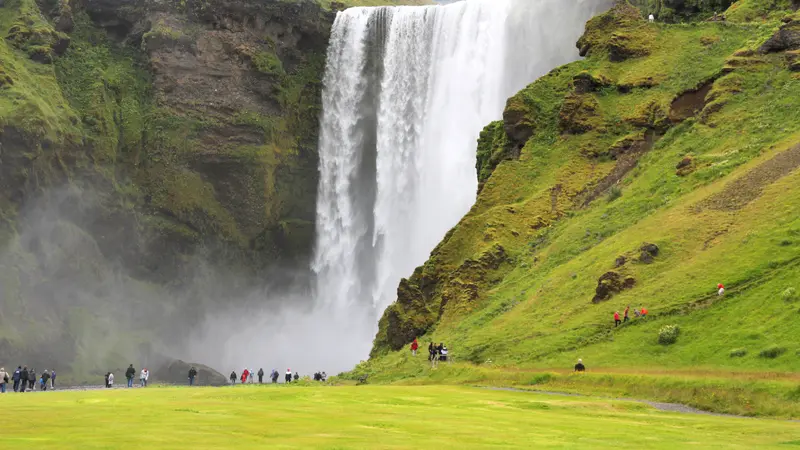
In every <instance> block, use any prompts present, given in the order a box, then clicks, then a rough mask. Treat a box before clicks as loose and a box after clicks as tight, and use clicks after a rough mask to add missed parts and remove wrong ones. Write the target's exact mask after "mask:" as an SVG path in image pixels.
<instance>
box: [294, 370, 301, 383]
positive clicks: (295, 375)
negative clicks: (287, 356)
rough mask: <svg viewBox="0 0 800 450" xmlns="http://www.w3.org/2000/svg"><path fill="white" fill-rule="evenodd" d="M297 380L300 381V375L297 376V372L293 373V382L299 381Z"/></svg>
mask: <svg viewBox="0 0 800 450" xmlns="http://www.w3.org/2000/svg"><path fill="white" fill-rule="evenodd" d="M299 379H300V374H299V373H297V372H295V373H294V381H297V380H299Z"/></svg>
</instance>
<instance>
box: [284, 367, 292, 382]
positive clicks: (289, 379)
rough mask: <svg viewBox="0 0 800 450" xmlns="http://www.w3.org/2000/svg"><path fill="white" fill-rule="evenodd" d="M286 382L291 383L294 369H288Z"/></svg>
mask: <svg viewBox="0 0 800 450" xmlns="http://www.w3.org/2000/svg"><path fill="white" fill-rule="evenodd" d="M285 380H286V383H287V384H289V383H291V382H292V369H286V378H285Z"/></svg>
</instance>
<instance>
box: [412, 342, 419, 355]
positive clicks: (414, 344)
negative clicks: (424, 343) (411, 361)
mask: <svg viewBox="0 0 800 450" xmlns="http://www.w3.org/2000/svg"><path fill="white" fill-rule="evenodd" d="M418 348H419V342H417V338H414V342H412V343H411V356H417V349H418Z"/></svg>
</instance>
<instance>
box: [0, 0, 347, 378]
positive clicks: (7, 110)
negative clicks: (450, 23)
mask: <svg viewBox="0 0 800 450" xmlns="http://www.w3.org/2000/svg"><path fill="white" fill-rule="evenodd" d="M333 18H334V16H333V13H331V12H330V11H327V10H325V9H323V8H321V7H320V5H319V4H318V3H317V2H314V1H299V2H285V1H280V0H261V1H258V2H249V1H241V0H233V1H230V0H201V1H195V0H189V1H183V0H182V1H169V0H167V1H160V0H155V1H153V0H114V1H110V0H84V1H77V2H68V1H65V0H42V1H40V2H35V1H34V0H5V1H0V37H2V39H0V130H2V132H0V272H2V275H0V281H1V282H0V305H2V310H3V313H2V314H0V339H2V340H0V347H2V348H3V349H4V353H5V354H7V355H11V356H19V357H23V356H24V355H28V358H30V357H31V356H30V355H31V354H32V353H38V354H39V355H40V356H37V358H38V357H41V361H42V363H44V362H45V361H47V360H52V359H53V358H55V357H58V360H59V361H65V363H71V362H72V361H73V360H75V359H76V358H78V359H80V354H82V353H83V354H86V353H90V351H89V350H88V349H87V346H90V345H91V344H97V341H98V340H99V341H102V340H106V339H108V334H107V333H111V335H114V334H125V333H126V331H125V329H126V328H125V327H121V326H119V323H112V322H113V321H112V322H108V323H107V324H106V326H99V325H98V324H97V323H94V324H93V325H92V326H91V327H86V326H85V325H86V320H92V319H91V318H92V317H94V318H95V320H97V319H98V318H104V317H108V316H112V317H117V318H118V317H126V316H127V315H128V314H130V316H131V317H136V318H137V320H139V321H140V322H139V325H138V326H140V327H141V326H142V325H141V323H142V322H141V321H145V322H149V323H148V327H150V328H156V327H158V326H164V327H165V328H167V329H170V328H171V327H170V325H169V319H167V318H168V317H170V316H171V315H172V317H176V316H175V315H176V314H177V315H179V316H180V317H182V318H188V320H191V316H192V315H193V314H194V315H197V314H201V312H199V311H201V310H202V308H201V306H202V302H203V301H205V300H202V299H201V298H200V297H202V294H205V293H206V292H203V291H208V290H213V289H214V288H215V286H214V283H213V281H210V279H206V277H205V275H202V276H203V278H204V282H205V283H206V284H204V285H203V286H205V287H200V285H198V284H197V283H195V284H194V285H192V288H191V289H192V291H193V292H191V293H188V294H186V293H185V292H184V293H185V294H186V295H184V296H183V297H182V298H183V300H176V301H173V299H170V300H166V299H165V298H166V297H165V296H167V295H171V294H169V293H165V292H163V290H164V289H166V288H165V287H164V286H167V287H172V288H174V287H181V286H187V285H190V284H192V282H193V281H195V280H196V279H197V277H198V272H200V273H202V274H206V273H209V272H203V271H202V270H199V269H198V267H203V268H209V267H210V268H211V269H210V272H211V273H213V272H219V271H221V270H224V271H227V272H228V273H236V274H237V275H239V276H240V277H239V278H237V279H245V280H246V279H247V278H253V279H258V278H259V277H260V276H261V275H260V273H261V272H262V269H266V268H270V267H275V266H277V267H280V268H284V269H289V270H291V269H292V268H295V267H297V268H305V267H307V258H308V256H309V254H310V252H311V247H312V245H313V233H314V224H313V220H314V213H315V211H314V210H315V196H316V185H317V152H316V145H317V126H318V124H317V116H318V113H319V109H320V98H319V97H320V92H321V78H322V75H323V71H324V62H325V52H326V47H327V41H328V35H329V32H330V26H331V24H332V21H333ZM198 260H202V261H203V264H202V265H200V264H197V261H198ZM204 270H205V269H204ZM237 282H239V281H237ZM245 284H246V283H245ZM217 288H218V287H217ZM182 289H183V288H182ZM223 296H225V297H226V298H230V297H232V296H233V294H232V293H231V292H229V291H226V292H225V293H224V295H223ZM181 301H185V302H188V303H186V304H187V305H193V306H194V308H193V311H192V313H187V312H185V311H184V312H179V311H180V308H181V307H182V306H181V305H182V304H181V303H180V302H181ZM120 302H123V303H124V304H125V306H124V307H120V306H121V305H120ZM134 305H138V306H134ZM184 306H185V305H184ZM136 310H138V311H139V312H138V313H137V312H135V311H136ZM86 311H91V313H90V314H89V313H86ZM142 311H148V312H147V314H145V313H144V312H142ZM65 317H69V320H68V319H66V318H65ZM153 318H159V320H153V321H150V320H149V319H153ZM162 322H163V323H162ZM46 323H50V324H51V325H50V326H44V325H43V324H46ZM126 323H127V321H126ZM40 325H42V327H41V328H40V327H39V326H40ZM87 328H93V329H94V332H99V335H92V336H87V335H84V334H83V333H84V331H82V330H85V329H87ZM173 328H174V327H173ZM102 329H104V330H105V331H102ZM103 336H106V337H103ZM56 340H57V341H59V342H60V344H59V346H54V347H53V348H51V349H49V350H48V351H47V352H44V353H46V355H43V353H42V352H39V351H37V350H36V349H37V348H41V346H39V345H38V343H39V342H42V341H49V342H53V341H56ZM83 340H88V341H91V342H83V343H81V341H83ZM134 341H135V342H133V343H132V344H131V347H135V345H136V343H137V342H139V341H141V339H137V340H134ZM103 347H104V348H106V347H113V344H110V343H109V345H108V346H106V345H104V346H103ZM51 350H52V351H51ZM42 355H43V356H42ZM109 357H113V355H112V356H109ZM28 361H31V360H30V359H28ZM108 367H114V366H108Z"/></svg>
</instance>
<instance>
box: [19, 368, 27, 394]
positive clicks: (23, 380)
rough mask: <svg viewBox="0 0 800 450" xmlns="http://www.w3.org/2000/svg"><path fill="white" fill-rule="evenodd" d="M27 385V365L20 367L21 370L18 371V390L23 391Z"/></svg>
mask: <svg viewBox="0 0 800 450" xmlns="http://www.w3.org/2000/svg"><path fill="white" fill-rule="evenodd" d="M27 386H28V366H25V367H23V368H22V372H20V373H19V391H20V392H25V388H26V387H27Z"/></svg>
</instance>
